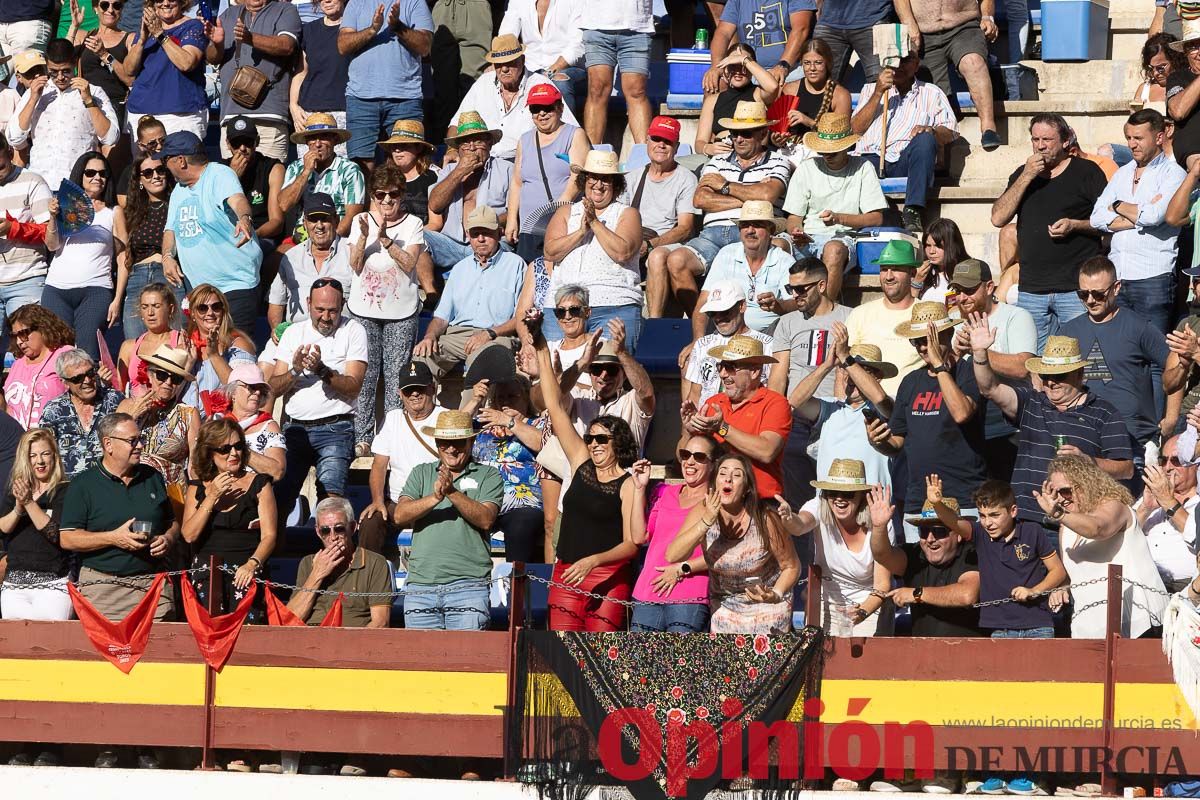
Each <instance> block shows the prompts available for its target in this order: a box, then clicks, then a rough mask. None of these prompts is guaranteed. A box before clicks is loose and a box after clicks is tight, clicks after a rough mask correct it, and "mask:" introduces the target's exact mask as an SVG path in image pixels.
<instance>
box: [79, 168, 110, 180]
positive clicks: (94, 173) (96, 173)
mask: <svg viewBox="0 0 1200 800" xmlns="http://www.w3.org/2000/svg"><path fill="white" fill-rule="evenodd" d="M83 177H85V178H97V177H99V178H107V177H108V170H106V169H90V168H89V169H85V170H84V171H83Z"/></svg>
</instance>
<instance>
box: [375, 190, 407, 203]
mask: <svg viewBox="0 0 1200 800" xmlns="http://www.w3.org/2000/svg"><path fill="white" fill-rule="evenodd" d="M371 196H372V197H374V198H375V199H376V200H378V201H379V202H381V203H382V202H383V201H384V200H399V199H400V198H401V197H404V192H402V191H400V190H398V189H395V190H392V191H389V192H385V191H383V190H382V189H381V190H379V191H378V192H374V193H372V195H371Z"/></svg>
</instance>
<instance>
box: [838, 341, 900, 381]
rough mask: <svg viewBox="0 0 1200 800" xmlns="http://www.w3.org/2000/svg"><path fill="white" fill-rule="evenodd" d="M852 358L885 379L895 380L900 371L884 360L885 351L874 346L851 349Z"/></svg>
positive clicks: (856, 346) (859, 345) (861, 345)
mask: <svg viewBox="0 0 1200 800" xmlns="http://www.w3.org/2000/svg"><path fill="white" fill-rule="evenodd" d="M850 357H851V358H852V359H854V360H855V361H857V362H858V363H859V364H861V365H862V366H864V367H866V368H867V369H873V370H875V371H876V372H878V373H879V374H880V375H881V376H882V377H884V378H894V377H896V376H897V375H899V374H900V370H899V369H898V368H897V367H896V365H895V364H893V363H892V362H890V361H884V360H883V351H882V350H880V349H879V348H878V347H876V346H875V345H873V344H856V345H854V346H853V347H851V348H850Z"/></svg>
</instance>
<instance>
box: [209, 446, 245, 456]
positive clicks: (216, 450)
mask: <svg viewBox="0 0 1200 800" xmlns="http://www.w3.org/2000/svg"><path fill="white" fill-rule="evenodd" d="M234 450H237V451H238V452H241V450H242V446H241V445H240V444H223V445H221V446H220V447H214V448H213V452H214V453H219V454H220V455H223V456H227V455H229V454H230V453H232V452H233V451H234Z"/></svg>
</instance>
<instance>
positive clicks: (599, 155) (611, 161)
mask: <svg viewBox="0 0 1200 800" xmlns="http://www.w3.org/2000/svg"><path fill="white" fill-rule="evenodd" d="M571 172H574V173H575V174H577V175H578V174H579V173H580V172H587V173H591V174H592V175H624V174H625V172H624V170H622V169H621V163H620V161H618V160H617V154H616V153H612V152H609V151H608V150H588V154H587V157H586V158H585V159H584V160H583V166H582V167H581V166H579V165H578V164H572V165H571Z"/></svg>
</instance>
